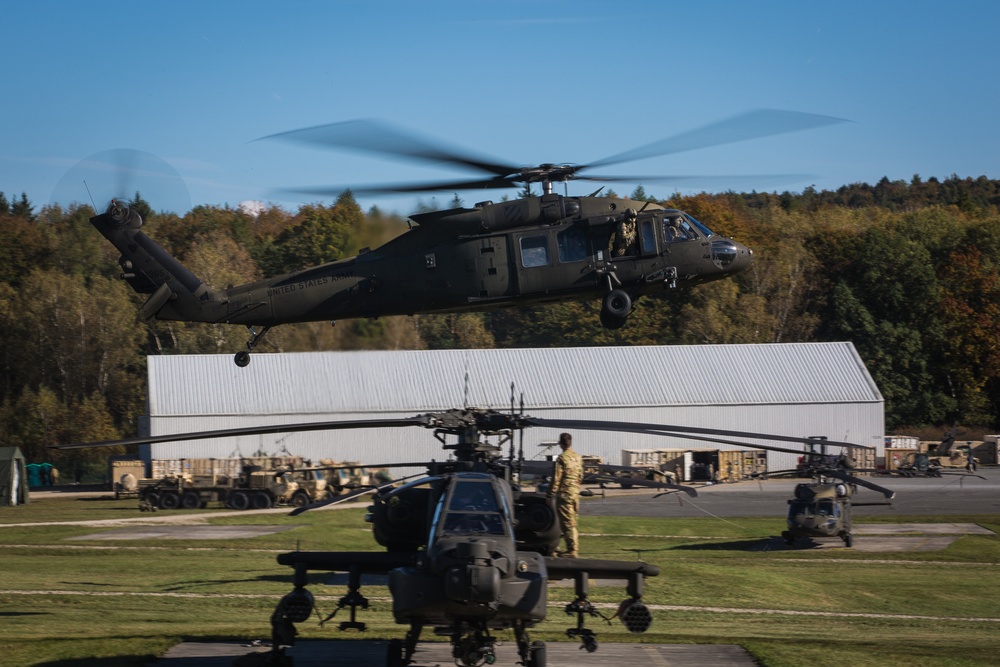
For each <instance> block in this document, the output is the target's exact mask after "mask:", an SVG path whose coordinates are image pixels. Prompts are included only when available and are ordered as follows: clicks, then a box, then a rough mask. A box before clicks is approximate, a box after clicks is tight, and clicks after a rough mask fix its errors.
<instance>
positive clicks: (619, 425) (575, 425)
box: [521, 416, 875, 454]
mask: <svg viewBox="0 0 1000 667" xmlns="http://www.w3.org/2000/svg"><path fill="white" fill-rule="evenodd" d="M521 423H522V424H524V425H527V426H542V427H545V428H551V429H555V430H571V429H580V430H584V431H626V432H628V433H640V434H646V435H663V436H672V437H684V436H685V435H686V434H689V433H698V434H703V435H720V436H730V437H734V438H753V439H755V440H777V441H779V442H797V443H804V444H808V443H815V444H825V445H828V446H829V445H832V446H836V447H861V448H862V449H875V448H874V447H869V446H867V445H858V444H856V443H853V442H841V441H839V440H818V439H815V438H799V437H795V436H790V435H776V434H768V433H753V432H750V431H731V430H726V429H717V428H704V427H697V426H676V425H672V424H643V423H633V422H615V421H601V420H587V419H544V418H539V417H527V416H526V417H524V418H522V420H521ZM735 444H740V445H746V446H747V447H755V448H760V449H768V447H769V446H768V445H755V444H751V443H749V442H746V443H743V442H740V443H735ZM777 451H781V450H777ZM784 451H787V452H788V453H792V454H804V453H805V452H803V451H802V450H794V449H788V450H784Z"/></svg>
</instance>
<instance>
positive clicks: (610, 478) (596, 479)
mask: <svg viewBox="0 0 1000 667" xmlns="http://www.w3.org/2000/svg"><path fill="white" fill-rule="evenodd" d="M583 481H584V483H585V484H597V483H602V482H603V483H606V484H620V483H622V482H625V483H626V484H631V485H632V486H642V487H646V488H649V489H671V490H673V491H683V492H684V493H686V494H688V495H689V496H691V497H692V498H694V497H696V496H697V495H698V490H697V489H696V488H694V487H693V486H684V485H683V484H671V483H670V482H657V481H654V480H651V479H636V478H634V477H620V476H617V475H586V476H584V480H583Z"/></svg>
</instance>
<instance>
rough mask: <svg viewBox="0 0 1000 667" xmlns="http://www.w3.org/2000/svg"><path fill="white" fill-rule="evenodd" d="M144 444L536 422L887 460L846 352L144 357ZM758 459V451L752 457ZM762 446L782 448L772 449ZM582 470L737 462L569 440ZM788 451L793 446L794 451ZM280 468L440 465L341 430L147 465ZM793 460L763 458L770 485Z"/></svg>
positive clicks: (755, 348) (625, 437)
mask: <svg viewBox="0 0 1000 667" xmlns="http://www.w3.org/2000/svg"><path fill="white" fill-rule="evenodd" d="M148 364H149V389H148V392H149V393H148V403H147V408H148V414H147V420H144V423H143V425H142V426H143V428H142V429H141V431H142V433H141V435H146V434H151V435H164V434H172V433H182V432H189V431H203V430H211V429H220V428H237V427H245V426H254V425H261V424H280V423H293V422H314V421H323V420H360V419H373V418H387V417H410V416H413V415H417V414H422V413H426V412H432V411H438V410H446V409H450V408H461V407H479V408H495V409H504V410H509V409H510V405H511V384H512V383H513V385H514V391H515V393H516V401H517V402H518V403H520V400H521V396H522V395H523V398H524V405H525V410H524V411H525V413H526V414H529V415H532V416H534V417H545V418H559V419H597V420H612V421H632V422H647V423H662V424H674V425H683V426H697V427H714V428H723V429H729V430H745V431H753V432H758V433H774V434H780V435H791V436H827V437H829V438H831V439H836V440H843V441H848V442H853V443H857V444H861V445H868V446H872V447H876V448H878V452H877V455H879V456H881V455H882V453H883V448H884V445H883V433H884V432H885V431H884V410H883V399H882V395H881V394H880V393H879V390H878V388H877V387H876V386H875V383H874V381H873V380H872V378H871V375H870V374H869V373H868V371H867V369H866V368H865V366H864V364H863V362H862V361H861V359H860V357H859V356H858V354H857V351H856V350H855V349H854V346H853V345H852V344H851V343H847V342H843V343H794V344H768V345H696V346H678V345H671V346H648V347H646V346H643V347H586V348H550V349H502V350H409V351H361V352H310V353H281V354H255V355H254V357H253V362H252V363H251V364H250V365H249V366H248V367H246V368H238V367H236V366H235V365H234V364H233V361H232V356H231V355H186V356H151V357H148ZM557 437H558V433H556V432H554V431H551V429H541V428H534V429H529V430H527V431H526V433H525V436H524V449H525V455H526V456H528V457H529V458H543V456H544V454H545V453H551V451H552V450H544V449H543V448H542V447H540V446H539V445H540V443H542V442H552V441H554V440H555V439H556V438H557ZM749 442H755V443H758V444H769V442H768V441H767V440H756V441H749ZM770 444H780V443H774V442H771V443H770ZM574 446H575V449H577V450H578V451H579V452H581V453H582V454H590V455H595V456H600V457H603V458H604V460H605V461H606V462H608V463H620V462H621V458H622V455H621V452H622V450H624V449H665V448H669V449H678V448H683V449H686V448H691V449H704V448H706V447H708V448H721V449H745V448H741V447H733V446H726V445H712V444H708V443H704V442H694V441H685V440H684V439H683V438H677V437H669V438H668V437H656V436H642V435H635V434H629V433H609V432H601V431H589V432H588V431H578V432H576V433H574ZM793 447H794V445H793ZM286 453H290V454H293V455H299V456H303V457H305V458H308V459H312V460H314V461H315V460H318V459H320V458H332V459H335V460H338V461H362V462H364V463H366V464H374V463H379V462H384V463H390V462H406V461H421V460H431V459H437V460H444V459H446V458H447V452H445V451H444V450H442V448H441V445H440V443H439V442H438V441H437V440H436V439H435V438H434V434H433V432H432V431H431V430H428V429H424V428H420V427H407V428H392V429H366V430H338V431H328V432H309V433H292V434H279V435H266V436H243V437H238V438H226V439H211V440H203V441H198V442H184V443H163V444H155V445H150V446H147V447H144V448H143V451H142V456H143V458H145V459H146V460H147V461H148V460H149V459H177V458H211V457H214V458H224V457H233V456H251V455H255V454H262V455H280V454H286ZM796 458H797V457H796V456H795V455H793V454H782V453H774V452H771V453H769V454H768V467H769V469H771V470H777V469H782V468H789V467H794V464H795V462H796Z"/></svg>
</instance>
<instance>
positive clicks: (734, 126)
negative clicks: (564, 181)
mask: <svg viewBox="0 0 1000 667" xmlns="http://www.w3.org/2000/svg"><path fill="white" fill-rule="evenodd" d="M846 122H850V121H848V120H847V119H845V118H835V117H833V116H823V115H819V114H812V113H803V112H800V111H783V110H780V109H755V110H754V111H748V112H746V113H742V114H739V115H736V116H732V117H730V118H725V119H723V120H720V121H717V122H715V123H710V124H708V125H703V126H702V127H699V128H695V129H693V130H688V131H687V132H681V133H680V134H676V135H674V136H672V137H668V138H666V139H661V140H660V141H655V142H653V143H651V144H646V145H645V146H640V147H638V148H633V149H632V150H628V151H625V152H622V153H618V154H616V155H612V156H610V157H606V158H604V159H603V160H597V161H596V162H591V163H590V164H588V165H587V168H588V169H589V168H592V167H603V166H606V165H611V164H620V163H622V162H631V161H633V160H642V159H644V158H649V157H656V156H658V155H670V154H672V153H681V152H683V151H691V150H695V149H698V148H710V147H712V146H721V145H724V144H732V143H736V142H738V141H746V140H748V139H758V138H761V137H770V136H773V135H776V134H786V133H788V132H798V131H800V130H809V129H812V128H816V127H823V126H824V125H832V124H834V123H846Z"/></svg>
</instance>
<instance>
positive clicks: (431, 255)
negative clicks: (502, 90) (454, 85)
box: [91, 110, 841, 366]
mask: <svg viewBox="0 0 1000 667" xmlns="http://www.w3.org/2000/svg"><path fill="white" fill-rule="evenodd" d="M840 121H841V119H838V118H832V117H829V116H820V115H815V114H805V113H797V112H790V111H776V110H759V111H754V112H749V113H746V114H743V115H740V116H736V117H734V118H731V119H728V120H724V121H720V122H718V123H714V124H711V125H707V126H705V127H702V128H700V129H697V130H692V131H689V132H686V133H683V134H679V135H676V136H674V137H671V138H668V139H664V140H661V141H658V142H655V143H653V144H649V145H646V146H643V147H641V148H637V149H633V150H630V151H626V152H624V153H619V154H617V155H613V156H611V157H608V158H605V159H603V160H597V161H595V162H592V163H590V164H587V165H573V164H540V165H537V166H528V167H524V166H516V165H511V164H505V163H502V162H498V161H496V160H491V159H484V158H478V157H473V156H471V155H469V154H467V153H465V152H463V151H457V150H450V149H445V148H442V147H440V146H438V145H435V144H433V143H430V142H427V141H424V140H421V139H417V138H415V137H413V136H411V135H409V134H405V133H400V132H398V131H395V130H393V129H391V128H389V127H387V126H385V125H383V124H380V123H377V122H375V121H352V122H348V123H339V124H334V125H325V126H320V127H313V128H307V129H303V130H296V131H292V132H287V133H283V134H278V135H272V136H271V137H266V138H269V139H270V138H274V139H281V140H287V141H293V142H302V143H307V144H310V145H319V146H333V147H338V148H347V149H355V150H362V151H368V152H375V153H380V154H388V155H392V156H396V157H400V156H402V157H406V158H410V159H416V160H421V161H425V162H436V163H441V164H446V165H450V166H458V167H462V168H466V169H473V170H476V171H479V172H480V173H485V174H486V176H485V177H481V178H475V179H471V180H457V181H455V180H452V181H447V182H437V183H419V184H397V185H382V186H370V187H360V188H358V187H355V188H350V189H351V190H353V191H354V192H355V193H365V192H368V193H370V192H426V191H458V190H481V189H510V188H514V187H517V186H519V185H524V186H528V187H530V185H531V184H533V183H540V184H541V190H542V194H541V196H528V197H525V198H523V199H515V200H511V201H501V202H496V203H494V202H492V201H489V200H487V201H481V202H479V203H477V204H475V205H474V206H473V207H471V208H455V209H449V210H445V211H435V212H432V213H420V214H415V215H412V216H410V220H411V222H412V223H413V224H412V225H411V228H410V229H409V230H408V231H407V232H405V233H404V234H402V235H401V236H398V237H397V238H395V239H393V240H392V241H389V242H388V243H386V244H384V245H383V246H381V247H379V248H376V249H374V250H370V251H368V252H363V253H362V254H361V255H359V256H357V257H350V258H347V259H342V260H339V261H335V262H331V263H329V264H323V265H321V266H317V267H312V268H308V269H304V270H302V271H296V272H293V273H289V274H285V275H280V276H274V277H271V278H266V279H264V280H261V281H258V282H254V283H249V284H246V285H239V286H236V287H232V286H231V287H227V288H226V289H214V288H212V287H210V286H209V285H207V284H205V282H203V281H202V280H201V279H200V278H198V277H197V276H195V275H194V274H193V273H192V272H191V271H189V270H188V269H186V268H185V267H184V266H183V265H181V264H180V262H178V261H177V260H176V259H175V258H173V257H172V256H170V255H169V254H168V253H167V252H166V251H165V250H164V249H163V248H161V247H160V246H159V245H158V244H157V243H156V242H155V241H153V240H152V239H151V238H149V237H148V236H146V235H145V234H144V233H143V232H142V231H141V230H140V227H141V226H142V222H143V221H142V218H141V217H140V216H139V214H138V213H137V212H136V211H135V210H134V209H133V208H131V206H130V204H129V202H128V201H126V200H123V199H116V200H113V201H112V202H111V203H110V204H109V205H108V207H107V210H106V211H105V212H104V213H102V214H100V215H97V216H95V217H93V218H91V223H92V224H93V225H94V226H95V227H96V228H97V229H98V231H100V232H101V234H103V235H104V236H105V237H106V238H107V239H108V240H109V241H111V243H112V244H114V246H115V247H116V248H117V249H118V250H119V251H120V252H121V258H120V259H119V264H120V265H121V267H122V269H123V273H122V274H121V275H122V278H123V279H124V280H126V281H127V282H128V283H129V285H130V286H131V287H132V288H133V289H134V290H135V291H136V292H139V293H141V294H149V295H150V296H149V298H148V299H147V300H146V302H145V303H144V304H143V306H142V308H141V313H142V315H143V316H144V317H145V318H147V319H151V318H157V319H162V320H181V321H188V322H214V323H217V322H225V323H229V324H242V325H245V326H247V327H248V328H249V330H250V333H251V338H250V340H249V341H248V342H247V349H246V350H243V351H240V352H239V353H237V354H236V357H235V361H236V364H237V365H238V366H246V365H247V364H249V363H250V353H251V352H252V351H253V350H254V348H255V347H256V346H257V345H258V344H259V343H260V342H261V340H262V339H263V337H264V336H265V334H266V333H267V331H268V329H269V328H270V327H273V326H275V325H279V324H287V323H294V322H315V321H322V320H331V321H336V320H339V319H346V318H359V317H367V318H375V317H382V316H389V315H413V314H416V313H452V312H462V311H482V310H490V309H495V308H502V307H510V306H523V305H530V304H537V303H544V302H554V301H562V300H566V299H581V298H596V299H601V312H600V319H601V323H602V324H603V325H604V326H605V327H607V328H610V329H617V328H620V327H622V326H624V324H625V322H626V320H627V318H628V316H629V313H630V312H631V311H632V307H633V305H634V304H635V302H636V299H638V298H639V297H640V296H642V295H644V294H649V293H654V292H657V291H659V292H662V291H663V290H673V289H680V288H684V287H690V286H693V285H697V284H700V283H704V282H708V281H712V280H718V279H721V278H725V277H727V276H731V275H733V274H735V273H738V272H739V271H742V270H744V269H745V268H747V267H748V266H749V265H750V263H751V261H752V259H753V252H752V251H751V250H750V249H749V248H747V247H745V246H743V245H741V244H740V243H738V242H736V241H734V240H732V239H728V238H723V237H721V236H719V235H718V234H715V233H713V232H712V230H711V229H709V228H708V227H707V226H705V225H704V224H702V223H701V222H699V221H698V220H695V219H694V218H693V217H691V216H690V215H688V214H687V213H684V212H683V211H678V210H674V209H667V208H664V207H662V206H659V205H657V204H653V203H650V202H647V201H633V200H630V199H625V198H619V197H599V196H597V195H598V194H599V192H600V189H598V190H597V191H595V192H593V193H591V194H590V195H587V196H566V195H560V194H558V193H556V192H554V191H553V187H552V186H553V183H556V182H560V181H562V182H565V181H569V180H589V181H599V182H614V181H631V182H635V181H637V180H645V181H664V182H679V181H683V180H690V179H692V178H697V179H699V180H706V179H707V178H711V177H636V176H598V175H584V174H582V172H584V171H585V170H588V169H592V168H595V167H605V166H609V165H614V164H619V163H623V162H628V161H632V160H639V159H643V158H648V157H652V156H656V155H664V154H668V153H675V152H680V151H685V150H692V149H694V148H703V147H707V146H713V145H718V144H725V143H730V142H735V141H742V140H746V139H752V138H757V137H764V136H769V135H774V134H780V133H784V132H791V131H795V130H803V129H808V128H813V127H820V126H822V125H827V124H831V123H835V122H840ZM730 178H731V177H730ZM785 178H786V179H787V178H791V177H785ZM800 178H801V177H800ZM345 189H348V188H344V187H339V188H322V189H314V190H304V191H301V192H306V193H309V194H316V195H322V196H329V195H336V194H339V193H340V192H342V191H344V190H345ZM601 189H603V187H602V188H601Z"/></svg>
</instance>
